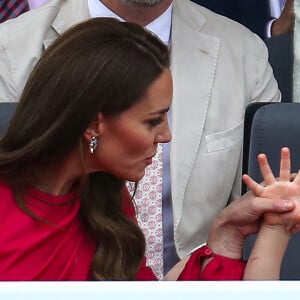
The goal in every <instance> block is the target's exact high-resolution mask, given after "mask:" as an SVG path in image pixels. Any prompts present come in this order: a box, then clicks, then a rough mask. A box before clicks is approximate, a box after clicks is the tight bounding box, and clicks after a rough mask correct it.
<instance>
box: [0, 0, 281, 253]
mask: <svg viewBox="0 0 300 300" xmlns="http://www.w3.org/2000/svg"><path fill="white" fill-rule="evenodd" d="M102 2H103V3H104V4H105V5H106V6H107V7H109V8H111V9H112V10H113V11H115V12H117V13H118V14H119V15H121V16H122V17H123V18H124V19H125V20H126V21H134V22H137V23H140V24H141V25H143V26H144V25H146V24H147V23H150V22H151V21H152V20H153V19H155V18H157V17H158V16H159V15H161V14H162V13H163V12H164V11H165V10H166V9H167V8H168V7H169V6H170V5H171V4H173V8H172V28H171V38H170V43H171V53H172V73H173V79H174V98H173V104H172V135H173V140H172V143H171V154H170V160H171V187H172V202H173V215H174V237H175V245H176V249H177V252H178V254H179V256H180V257H184V256H185V255H187V254H188V253H189V251H190V250H191V249H193V248H194V247H195V246H197V245H198V244H199V243H201V242H205V241H206V239H207V235H208V232H209V228H210V226H211V224H212V222H213V220H214V218H215V217H216V215H217V214H218V213H219V212H220V211H221V210H222V209H223V208H224V207H225V206H226V205H227V203H228V201H231V200H233V199H235V198H237V197H240V185H241V165H240V162H241V153H242V138H243V119H244V112H245V108H246V106H247V105H248V104H249V103H251V102H257V101H280V92H279V91H278V87H277V83H276V81H275V79H274V77H273V73H272V69H271V67H270V66H269V64H268V57H267V50H266V47H265V45H264V43H263V42H262V41H261V40H260V39H259V38H258V37H257V36H256V35H254V34H253V33H251V32H250V31H249V30H248V29H246V28H245V27H242V26H240V25H238V24H237V23H234V22H232V21H230V20H229V19H227V18H225V17H222V16H218V15H216V14H214V13H213V12H211V11H209V10H207V9H205V8H203V7H201V6H199V5H197V4H195V3H192V2H191V1H189V0H174V1H171V0H162V1H158V2H161V3H160V4H157V5H155V6H153V7H147V8H144V10H143V8H142V7H140V8H136V10H137V11H139V12H142V11H143V13H134V9H135V8H134V7H133V6H130V5H129V4H128V3H127V2H130V1H127V2H126V1H124V0H110V1H109V0H105V1H102ZM126 6H127V7H126ZM120 7H122V8H126V9H123V10H122V9H120V10H118V9H119V8H120ZM122 14H123V15H122ZM89 17H90V14H89V8H88V0H52V1H50V2H49V3H48V4H46V5H45V6H42V7H40V8H38V9H36V10H33V11H31V12H29V13H25V14H24V15H22V16H20V17H18V18H16V19H14V20H11V21H8V22H5V23H3V24H2V25H1V26H0V101H18V98H19V95H20V93H21V92H22V89H23V86H24V84H25V82H26V79H27V77H28V74H29V72H30V71H31V69H32V68H33V66H34V65H35V63H36V62H37V60H38V58H39V57H40V56H41V54H42V52H43V49H44V48H46V47H48V46H49V44H51V42H52V41H53V40H54V39H55V38H56V37H57V35H59V34H60V33H62V32H63V31H65V30H66V29H68V28H69V27H70V26H72V25H73V24H76V23H78V22H80V21H83V20H86V19H88V18H89ZM58 146H59V145H58Z"/></svg>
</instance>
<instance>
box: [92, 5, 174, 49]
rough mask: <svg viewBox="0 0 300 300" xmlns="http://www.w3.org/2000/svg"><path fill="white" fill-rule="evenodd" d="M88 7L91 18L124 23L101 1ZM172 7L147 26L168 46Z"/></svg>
mask: <svg viewBox="0 0 300 300" xmlns="http://www.w3.org/2000/svg"><path fill="white" fill-rule="evenodd" d="M88 6H89V13H90V17H91V18H96V17H112V18H117V19H119V20H120V21H124V19H122V18H121V17H120V16H118V15H117V14H115V13H114V12H113V11H111V10H110V9H109V8H108V7H106V6H105V5H104V4H103V3H102V2H101V1H99V0H88ZM172 7H173V4H171V5H170V6H169V7H168V9H167V10H166V11H165V12H164V13H163V14H162V15H160V16H159V17H158V18H156V19H155V20H153V21H152V22H151V23H150V24H148V25H147V26H146V28H147V29H148V30H150V31H151V32H153V33H154V34H156V35H157V36H158V37H159V38H160V39H161V40H162V41H163V42H164V43H165V44H166V45H169V43H170V34H171V23H172Z"/></svg>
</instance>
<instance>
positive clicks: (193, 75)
mask: <svg viewBox="0 0 300 300" xmlns="http://www.w3.org/2000/svg"><path fill="white" fill-rule="evenodd" d="M199 17H200V18H199ZM204 24H205V19H204V17H202V18H201V15H200V14H199V11H197V13H196V12H195V7H194V6H193V5H191V3H190V2H189V1H184V0H175V1H174V7H173V18H172V35H171V39H172V40H171V55H172V56H171V65H172V74H173V81H174V95H173V103H172V124H173V125H172V136H173V139H172V143H171V181H172V199H173V209H174V221H175V222H174V225H175V227H176V226H177V225H178V222H179V220H180V215H181V209H182V201H183V198H184V195H185V190H186V187H187V183H188V180H189V178H190V175H191V172H192V168H193V164H194V161H195V159H196V155H197V153H198V150H199V146H200V142H201V138H202V133H203V128H204V125H205V119H206V115H207V111H208V106H209V101H210V97H211V92H212V85H213V81H214V77H215V72H216V64H217V58H218V53H219V46H220V41H219V39H218V38H217V37H213V36H209V35H207V34H204V33H202V32H201V28H202V27H203V26H204ZM174 200H176V201H174Z"/></svg>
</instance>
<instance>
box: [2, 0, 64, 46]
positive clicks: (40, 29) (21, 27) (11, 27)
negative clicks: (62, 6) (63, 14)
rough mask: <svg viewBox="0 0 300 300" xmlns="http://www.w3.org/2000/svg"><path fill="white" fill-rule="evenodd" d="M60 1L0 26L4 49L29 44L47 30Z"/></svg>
mask: <svg viewBox="0 0 300 300" xmlns="http://www.w3.org/2000/svg"><path fill="white" fill-rule="evenodd" d="M60 2H61V1H60V0H53V1H51V2H50V3H49V4H47V5H44V6H41V7H39V8H37V9H33V10H31V11H28V12H26V13H24V14H22V15H20V16H19V17H17V18H14V19H11V20H8V21H6V22H4V23H2V24H1V25H0V42H1V44H3V46H4V47H5V48H6V47H8V48H9V47H16V45H18V44H19V43H22V44H24V43H25V42H26V43H31V41H32V40H34V39H36V38H37V37H38V36H42V35H44V33H45V32H46V31H47V30H49V28H50V27H51V23H52V21H53V19H54V18H55V16H56V14H57V12H58V10H59V3H60Z"/></svg>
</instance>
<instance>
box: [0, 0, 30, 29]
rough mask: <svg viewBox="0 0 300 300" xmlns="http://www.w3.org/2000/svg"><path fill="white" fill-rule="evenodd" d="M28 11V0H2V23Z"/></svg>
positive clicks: (0, 10) (0, 12)
mask: <svg viewBox="0 0 300 300" xmlns="http://www.w3.org/2000/svg"><path fill="white" fill-rule="evenodd" d="M28 10H29V5H28V2H27V0H0V23H1V22H4V21H6V20H8V19H11V18H14V17H17V16H18V15H20V14H21V13H23V12H25V11H28Z"/></svg>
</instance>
